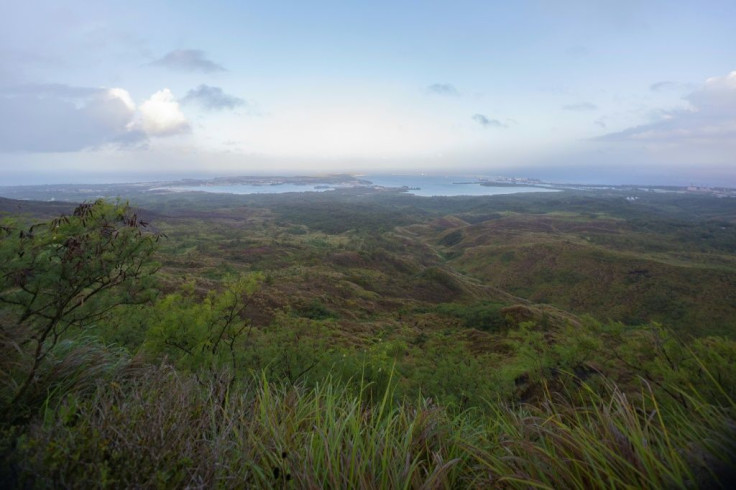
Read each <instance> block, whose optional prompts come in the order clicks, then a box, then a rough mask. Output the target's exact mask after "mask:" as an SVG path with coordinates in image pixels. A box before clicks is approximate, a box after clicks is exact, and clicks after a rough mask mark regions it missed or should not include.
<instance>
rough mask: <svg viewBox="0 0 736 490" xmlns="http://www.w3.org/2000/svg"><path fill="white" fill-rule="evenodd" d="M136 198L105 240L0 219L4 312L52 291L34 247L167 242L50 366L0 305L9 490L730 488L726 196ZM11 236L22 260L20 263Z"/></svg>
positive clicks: (62, 249) (60, 249)
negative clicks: (35, 287)
mask: <svg viewBox="0 0 736 490" xmlns="http://www.w3.org/2000/svg"><path fill="white" fill-rule="evenodd" d="M146 199H148V200H145V199H140V202H139V203H138V204H139V205H140V206H141V207H142V208H143V209H137V210H127V211H125V212H124V213H123V214H115V213H113V214H112V215H110V217H109V218H106V219H105V220H103V221H102V222H101V223H102V225H101V226H99V227H95V226H96V225H92V224H90V223H91V222H90V221H89V219H88V220H87V221H86V222H82V221H83V220H84V219H85V218H84V216H70V217H69V218H68V219H69V220H70V221H71V224H70V225H69V226H70V227H71V229H70V230H69V232H68V233H69V236H68V237H66V238H65V239H63V240H61V239H58V237H56V238H55V237H54V236H51V237H50V242H46V241H45V238H44V235H43V231H42V230H44V229H46V228H44V227H43V226H40V227H35V228H33V229H32V230H31V229H30V225H31V223H39V222H41V221H44V220H48V219H49V217H51V216H54V214H55V213H54V212H55V211H56V210H57V209H56V208H54V209H50V208H49V207H48V205H47V204H37V203H32V202H20V203H19V202H10V201H0V205H2V206H3V208H4V209H8V210H10V212H11V213H13V214H17V213H18V211H19V210H20V211H24V212H26V217H25V218H20V219H19V220H16V223H15V224H12V223H10V224H4V225H3V226H4V228H3V230H2V231H3V241H2V245H3V253H4V254H5V253H7V254H9V255H4V257H6V260H4V261H3V267H4V268H3V280H4V281H5V282H4V283H3V290H2V294H3V297H4V298H20V297H23V296H22V293H20V292H19V291H22V290H23V288H24V287H25V288H28V286H27V285H28V284H29V283H28V282H27V281H28V279H22V280H21V279H19V278H28V277H34V276H33V275H32V274H31V275H29V273H30V272H31V271H32V270H34V268H35V270H36V271H37V272H38V273H37V274H36V275H35V277H41V274H40V271H42V270H44V271H45V273H46V274H51V272H50V271H52V270H53V268H52V269H51V270H45V269H43V268H44V267H45V265H44V264H48V263H49V262H48V261H46V260H45V259H43V258H44V257H47V255H45V254H48V253H50V252H51V251H53V254H56V256H57V257H59V259H58V260H60V261H61V262H60V263H65V261H67V260H69V261H71V262H70V263H71V264H76V263H77V262H74V261H76V260H78V259H81V258H82V257H95V255H94V254H96V253H99V254H100V260H103V261H106V260H109V258H107V257H108V255H106V253H107V249H106V248H105V246H102V245H99V244H100V243H102V244H104V243H107V242H105V240H109V239H110V237H117V235H114V233H112V232H111V231H110V230H111V229H110V228H109V226H112V225H113V223H119V224H115V225H114V226H120V227H121V228H120V230H121V231H122V232H124V233H128V232H127V231H126V230H128V228H131V229H134V228H135V227H132V226H131V225H130V224H131V223H133V224H135V225H136V227H137V226H138V225H139V224H140V223H141V220H143V222H149V221H150V225H149V224H147V223H146V226H145V227H144V228H145V230H153V231H154V233H155V234H156V235H161V236H163V235H165V236H166V238H162V239H161V240H159V243H158V251H157V253H156V255H155V260H156V261H157V262H158V266H157V269H158V270H157V271H156V272H155V273H150V275H149V276H148V278H147V279H153V280H154V281H153V282H150V283H145V284H144V283H141V282H134V283H133V284H130V285H126V284H128V283H126V284H122V283H121V284H120V286H121V287H120V288H117V289H115V290H111V291H110V293H109V294H110V296H107V297H105V298H102V297H100V301H101V302H100V303H99V305H109V306H111V308H110V309H107V307H105V309H104V311H102V310H99V312H100V313H101V314H100V315H96V314H95V315H93V316H89V317H81V316H76V317H68V318H69V319H70V320H69V322H68V328H65V329H64V330H63V331H59V335H58V338H55V339H54V342H53V345H51V346H50V347H48V346H49V345H50V344H47V347H48V349H46V347H44V352H48V354H45V355H44V356H43V357H42V358H41V359H38V356H36V357H35V358H34V354H33V349H31V347H33V346H34V342H36V345H40V343H38V342H37V340H38V338H37V337H36V338H35V340H34V337H33V336H32V335H30V336H29V329H31V330H32V329H33V328H36V327H37V326H39V325H41V326H43V325H46V324H47V323H44V320H43V315H40V316H38V317H37V320H38V321H37V322H36V323H29V321H31V320H33V318H36V317H28V316H26V315H25V314H24V313H23V309H22V308H21V309H19V308H17V305H16V306H13V304H10V303H4V305H3V306H2V310H1V312H0V313H1V314H0V326H2V339H0V340H1V341H2V342H1V343H0V344H1V345H2V349H3V353H4V354H6V355H4V356H3V361H2V362H0V368H2V370H3V375H4V377H3V384H2V387H1V388H2V389H1V390H0V395H2V397H1V398H2V404H3V406H2V409H3V425H2V427H3V434H4V435H3V448H2V454H3V458H4V462H5V464H4V467H5V468H6V470H5V472H4V473H3V475H2V477H3V479H4V480H3V481H4V482H7V484H6V486H38V487H50V486H52V487H58V486H68V487H84V488H86V487H89V486H111V487H120V486H143V487H183V486H193V487H212V486H217V485H220V486H228V487H239V486H244V485H245V486H256V487H263V488H272V487H284V488H292V487H293V488H304V487H308V488H313V487H322V488H344V487H356V488H381V487H383V488H394V487H405V488H468V487H470V488H472V487H477V488H487V487H489V486H490V487H493V486H497V487H502V488H506V487H524V488H528V487H530V486H531V487H538V488H572V487H574V488H594V487H626V486H630V487H636V488H662V487H693V486H695V487H709V486H713V487H716V488H717V487H718V486H719V485H720V486H724V487H728V485H729V483H730V482H732V481H733V478H734V476H733V466H732V461H733V459H734V458H733V456H734V454H736V448H735V447H734V444H733V441H734V440H736V437H734V429H733V428H734V422H733V421H734V415H735V414H734V410H735V408H736V407H735V406H734V398H736V396H735V395H736V372H735V371H736V344H735V343H734V341H733V340H730V339H729V338H727V337H731V338H733V335H734V320H735V318H736V314H735V313H734V310H733V308H734V302H733V301H731V299H733V297H734V284H733V279H732V278H733V277H734V276H733V269H734V249H733V247H734V244H735V243H736V239H735V237H734V230H735V227H734V223H735V222H736V216H735V214H734V207H733V204H732V202H730V201H728V200H716V199H708V198H705V197H688V196H679V195H672V196H646V195H644V196H642V197H641V199H640V200H639V201H638V202H637V204H636V205H635V206H632V203H631V202H629V201H626V200H625V198H624V196H622V195H618V194H612V195H602V194H601V195H598V194H595V195H592V194H575V193H564V194H557V195H553V196H552V195H536V196H532V195H528V196H503V197H500V196H499V197H496V198H431V199H426V198H425V199H421V198H414V197H412V196H407V195H403V194H400V193H386V192H384V193H378V192H372V191H360V192H357V191H353V192H349V191H345V192H335V193H326V194H320V195H310V196H308V197H307V196H304V195H284V196H252V197H251V196H202V195H197V194H179V195H175V196H164V197H161V196H157V197H149V198H146ZM54 206H56V205H54ZM61 206H64V205H61ZM147 209H155V212H151V211H147ZM65 212H66V213H67V214H68V215H74V214H76V213H75V212H74V205H70V206H69V209H68V211H65ZM132 216H135V217H136V219H135V220H133V221H131V219H132ZM77 218H79V220H77ZM116 220H117V221H116ZM95 222H96V221H95ZM48 229H49V230H54V229H55V228H53V226H52V227H50V228H48ZM145 230H144V231H143V233H142V234H141V235H140V236H148V233H150V232H149V231H145ZM21 232H22V233H21ZM28 232H30V233H31V235H33V236H32V237H30V238H29V237H28V234H27V233H28ZM133 236H135V234H133ZM98 239H100V240H102V242H100V241H98ZM24 240H25V241H24ZM29 240H31V241H29ZM34 240H35V241H34ZM55 240H56V241H55ZM28 243H37V244H38V245H34V246H33V247H31V248H26V250H36V251H37V255H33V256H34V257H39V260H38V261H35V262H33V264H35V265H33V267H29V266H26V265H23V266H22V267H20V268H16V269H13V264H14V263H16V261H17V260H21V261H22V260H27V258H28V255H27V254H28V253H29V252H23V250H24V249H23V247H28V245H27V244H28ZM126 243H128V242H126ZM133 243H134V242H133ZM24 244H25V245H24ZM80 244H90V247H91V248H85V247H83V246H82V245H80ZM92 245H94V247H92ZM17 247H21V248H17ZM95 247H96V248H95ZM85 250H86V252H84V253H90V254H92V255H91V256H84V255H79V254H81V253H82V251H85ZM19 252H23V253H22V256H20V258H18V257H19ZM34 253H36V252H34ZM51 263H53V261H52V262H51ZM84 263H85V264H86V263H89V264H95V263H96V262H95V261H94V260H85V261H84ZM74 267H77V266H76V265H75V266H74ZM115 270H116V269H115ZM115 270H111V273H115ZM146 270H148V269H146ZM19 271H21V272H22V274H21V275H20V276H19V275H18V272H19ZM76 276H78V274H72V277H76ZM105 277H107V276H105ZM113 277H115V276H113ZM103 279H104V278H103ZM23 281H26V282H23ZM711 282H712V283H713V284H710V283H711ZM44 284H46V283H44ZM49 284H51V283H49ZM19 288H20V289H19ZM131 288H132V289H131ZM661 288H667V289H666V295H665V296H666V298H665V299H666V301H665V300H662V301H664V303H663V304H660V303H661V302H660V303H658V302H657V301H655V300H653V299H652V297H653V296H652V295H655V296H656V295H657V294H659V293H660V292H661ZM44 291H46V293H45V294H51V295H54V294H56V291H57V289H56V288H54V287H53V285H52V286H51V287H48V288H46V289H44ZM80 291H81V293H80V294H82V293H84V291H86V290H85V289H82V290H80ZM16 293H17V294H16ZM133 293H135V294H133ZM144 293H145V294H144ZM18 294H20V296H18ZM7 295H9V296H7ZM13 295H15V296H13ZM75 298H77V296H73V297H72V302H71V303H70V304H72V306H74V305H76V304H79V305H82V306H80V308H88V309H90V310H89V311H90V313H92V312H94V313H97V312H98V310H92V308H94V307H95V304H94V302H92V301H87V302H84V301H83V302H75ZM103 300H104V301H103ZM113 303H114V304H113ZM674 306H678V308H675V307H674ZM39 311H41V312H42V313H43V312H44V311H46V310H39ZM61 311H62V313H63V312H65V311H66V310H63V309H62V310H61ZM74 311H80V310H74ZM66 314H67V313H64V315H66ZM29 318H30V320H29ZM65 318H66V317H65ZM87 320H89V321H87ZM650 320H655V321H660V322H662V323H664V325H665V327H661V326H659V325H658V324H656V323H650ZM34 322H35V320H34ZM65 325H66V324H65ZM693 336H695V337H693ZM724 336H725V337H724ZM34 359H35V361H34ZM36 364H37V366H36V368H35V371H34V372H33V375H32V376H28V372H29V371H28V370H29V369H31V368H30V366H34V365H36ZM24 380H29V381H28V383H26V384H27V385H28V386H27V387H26V388H23V385H24ZM19 392H21V393H20V394H19Z"/></svg>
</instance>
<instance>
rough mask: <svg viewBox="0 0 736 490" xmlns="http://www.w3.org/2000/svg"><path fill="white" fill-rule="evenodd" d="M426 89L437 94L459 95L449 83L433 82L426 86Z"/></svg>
mask: <svg viewBox="0 0 736 490" xmlns="http://www.w3.org/2000/svg"><path fill="white" fill-rule="evenodd" d="M427 90H429V91H430V92H432V93H433V94H437V95H454V96H458V95H460V92H458V91H457V89H456V88H455V86H454V85H452V84H451V83H433V84H432V85H430V86H429V87H427Z"/></svg>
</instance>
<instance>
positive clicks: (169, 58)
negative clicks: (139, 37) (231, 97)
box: [151, 49, 225, 73]
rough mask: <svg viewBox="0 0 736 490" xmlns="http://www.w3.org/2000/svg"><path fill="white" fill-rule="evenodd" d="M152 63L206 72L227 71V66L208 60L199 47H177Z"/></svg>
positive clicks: (171, 67) (165, 66)
mask: <svg viewBox="0 0 736 490" xmlns="http://www.w3.org/2000/svg"><path fill="white" fill-rule="evenodd" d="M151 65H153V66H162V67H164V68H170V69H172V70H179V71H201V72H204V73H213V72H217V71H225V68H223V67H222V66H221V65H218V64H217V63H215V62H213V61H210V60H208V59H207V57H206V56H205V54H204V51H201V50H199V49H177V50H174V51H171V52H169V53H167V54H166V55H165V56H164V57H163V58H160V59H158V60H156V61H154V62H152V63H151Z"/></svg>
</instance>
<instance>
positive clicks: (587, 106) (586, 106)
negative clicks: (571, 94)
mask: <svg viewBox="0 0 736 490" xmlns="http://www.w3.org/2000/svg"><path fill="white" fill-rule="evenodd" d="M562 110H564V111H576V112H582V111H596V110H598V106H597V105H595V104H591V103H590V102H581V103H579V104H568V105H564V106H562Z"/></svg>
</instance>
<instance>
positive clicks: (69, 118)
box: [0, 84, 135, 152]
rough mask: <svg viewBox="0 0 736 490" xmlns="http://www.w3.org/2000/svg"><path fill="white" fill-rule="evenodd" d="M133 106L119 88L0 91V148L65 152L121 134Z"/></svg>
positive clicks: (51, 86)
mask: <svg viewBox="0 0 736 490" xmlns="http://www.w3.org/2000/svg"><path fill="white" fill-rule="evenodd" d="M134 113H135V106H134V105H133V104H132V99H131V98H130V95H129V94H128V92H126V91H125V90H123V89H119V88H113V89H91V88H85V87H72V86H68V85H59V84H49V85H26V86H23V87H15V88H14V89H11V90H9V91H6V92H4V93H2V94H0V114H2V115H3V118H2V120H0V151H31V152H66V151H78V150H81V149H84V148H89V147H95V146H100V145H104V144H107V143H113V142H115V141H116V140H117V139H118V138H120V137H122V136H124V135H125V134H126V133H127V132H128V131H129V129H128V125H129V124H130V122H131V121H132V119H133V116H134Z"/></svg>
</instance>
